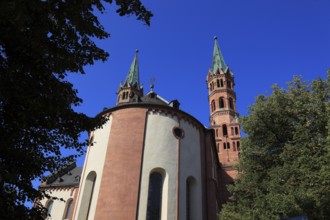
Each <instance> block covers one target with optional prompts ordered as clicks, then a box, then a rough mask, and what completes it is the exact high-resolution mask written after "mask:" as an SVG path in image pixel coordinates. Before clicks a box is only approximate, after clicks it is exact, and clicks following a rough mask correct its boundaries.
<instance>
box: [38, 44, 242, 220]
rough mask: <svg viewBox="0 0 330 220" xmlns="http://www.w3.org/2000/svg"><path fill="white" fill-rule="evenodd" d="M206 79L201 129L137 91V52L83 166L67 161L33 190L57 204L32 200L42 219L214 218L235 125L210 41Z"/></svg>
mask: <svg viewBox="0 0 330 220" xmlns="http://www.w3.org/2000/svg"><path fill="white" fill-rule="evenodd" d="M206 82H207V87H208V100H209V106H210V117H209V118H210V125H209V126H208V127H206V126H204V125H203V124H202V123H201V122H200V121H198V120H197V119H196V118H194V117H193V116H191V115H190V114H189V113H187V112H185V111H182V110H180V103H179V101H178V100H172V101H168V100H166V99H165V98H163V97H162V96H160V95H159V94H157V93H156V92H154V91H153V86H151V87H150V91H149V92H147V93H144V91H143V87H142V86H141V85H140V80H139V67H138V51H136V54H135V56H134V59H133V62H132V64H131V66H130V68H129V71H128V73H127V76H126V79H125V82H124V83H123V84H120V86H119V88H118V91H117V100H116V105H115V106H114V107H112V108H106V109H104V110H103V111H102V112H100V113H99V114H98V115H97V117H105V118H107V119H108V120H107V122H106V124H105V125H104V126H103V127H102V128H100V129H97V130H95V131H91V132H90V134H89V139H90V145H89V146H88V148H87V153H86V156H85V161H84V165H83V167H77V166H76V165H75V164H74V163H73V164H69V165H68V166H66V167H63V168H62V169H61V170H60V171H59V172H57V173H56V174H52V175H50V176H48V177H47V179H46V180H45V181H44V182H43V183H42V184H41V185H40V187H39V189H40V190H43V191H45V192H46V193H48V194H49V195H50V196H52V197H58V198H62V200H63V201H61V200H56V199H52V198H50V199H47V198H44V199H42V200H41V201H39V202H40V203H41V204H42V205H44V206H45V207H46V208H47V210H48V217H47V219H52V220H61V219H70V220H71V219H74V220H85V219H98V220H99V219H101V220H102V219H104V220H108V219H114V220H117V219H118V220H132V219H139V220H160V219H162V220H174V219H179V220H201V219H203V220H216V219H218V213H219V211H220V209H221V205H222V204H224V203H225V201H226V200H227V199H228V197H229V193H228V191H227V190H226V185H228V184H231V183H233V180H234V179H235V177H236V175H237V171H236V170H235V168H234V165H235V164H236V163H237V160H238V158H239V153H240V126H239V123H238V113H237V110H236V93H235V91H234V86H235V81H234V75H233V73H232V71H231V70H230V69H229V68H228V66H227V65H226V63H225V62H224V59H223V56H222V54H221V51H220V49H219V46H218V42H217V39H216V38H215V39H214V51H213V60H212V66H211V67H210V69H209V71H208V73H207V76H206ZM201 86H202V85H201ZM205 107H207V106H205Z"/></svg>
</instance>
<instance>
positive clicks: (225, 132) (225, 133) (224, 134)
mask: <svg viewBox="0 0 330 220" xmlns="http://www.w3.org/2000/svg"><path fill="white" fill-rule="evenodd" d="M222 134H223V136H227V135H228V132H227V125H222Z"/></svg>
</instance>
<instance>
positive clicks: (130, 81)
mask: <svg viewBox="0 0 330 220" xmlns="http://www.w3.org/2000/svg"><path fill="white" fill-rule="evenodd" d="M138 52H139V51H138V50H136V52H135V56H134V59H133V62H132V64H131V67H130V68H129V70H128V73H127V77H126V80H125V84H124V85H127V86H128V85H130V86H132V85H134V84H137V86H138V87H140V79H139V66H138V57H137V55H138Z"/></svg>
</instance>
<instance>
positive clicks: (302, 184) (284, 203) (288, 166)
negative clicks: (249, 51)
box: [220, 70, 330, 220]
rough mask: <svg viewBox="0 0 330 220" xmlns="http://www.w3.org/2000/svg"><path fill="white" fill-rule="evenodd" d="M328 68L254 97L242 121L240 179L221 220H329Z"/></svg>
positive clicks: (329, 91) (329, 109) (329, 113)
mask: <svg viewBox="0 0 330 220" xmlns="http://www.w3.org/2000/svg"><path fill="white" fill-rule="evenodd" d="M329 100H330V70H329V72H328V77H327V79H326V80H322V79H316V80H314V81H313V82H312V83H310V84H309V83H308V82H304V81H302V80H301V78H300V77H295V78H294V79H293V81H292V82H290V83H289V84H288V89H281V88H279V87H278V86H276V85H275V86H274V87H273V92H272V94H271V95H270V96H268V97H265V96H262V95H260V96H258V97H257V99H256V102H255V104H254V105H252V106H250V108H249V115H248V116H247V117H242V118H241V124H242V128H243V131H244V132H245V133H246V134H247V137H245V138H244V139H243V140H242V153H241V159H240V161H239V166H238V169H239V171H240V174H239V177H238V179H237V180H236V182H235V185H234V186H231V187H230V191H231V193H232V198H231V200H230V201H229V202H228V203H227V204H225V205H224V207H223V209H222V211H221V214H220V219H230V220H235V219H244V220H249V219H276V220H278V219H280V218H281V217H283V218H286V217H290V216H297V215H307V216H308V218H309V219H318V220H322V219H329V218H330V206H329V204H330V164H329V161H330V133H329V132H330V130H329V128H330V104H329Z"/></svg>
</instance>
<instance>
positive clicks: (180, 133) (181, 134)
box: [172, 127, 184, 139]
mask: <svg viewBox="0 0 330 220" xmlns="http://www.w3.org/2000/svg"><path fill="white" fill-rule="evenodd" d="M172 131H173V134H174V136H175V137H176V138H178V139H181V138H183V137H184V131H183V130H182V129H181V128H179V127H174V128H173V130H172Z"/></svg>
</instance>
